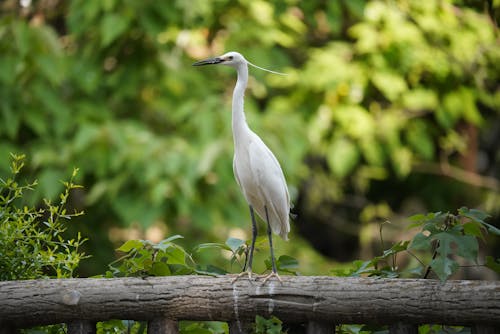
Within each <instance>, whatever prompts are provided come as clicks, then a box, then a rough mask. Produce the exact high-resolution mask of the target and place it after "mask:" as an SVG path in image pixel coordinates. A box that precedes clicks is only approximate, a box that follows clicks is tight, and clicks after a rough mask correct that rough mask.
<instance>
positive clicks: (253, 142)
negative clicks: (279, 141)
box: [193, 52, 290, 282]
mask: <svg viewBox="0 0 500 334" xmlns="http://www.w3.org/2000/svg"><path fill="white" fill-rule="evenodd" d="M218 64H220V65H227V66H230V67H233V68H234V69H236V72H237V73H238V79H237V81H236V86H235V87H234V91H233V103H232V130H233V140H234V158H233V172H234V176H235V178H236V182H237V183H238V185H239V186H240V188H241V191H242V192H243V196H244V197H245V199H246V201H247V203H248V205H249V207H250V217H251V220H252V242H251V245H250V251H249V255H248V260H247V264H246V272H247V273H248V278H249V279H251V278H252V260H253V251H254V248H255V239H256V237H257V224H256V222H255V215H254V210H255V211H256V212H257V214H258V215H259V216H260V217H261V218H262V220H264V221H265V222H266V223H267V235H268V238H269V247H270V250H271V263H272V272H271V274H269V275H268V276H267V277H265V279H264V282H266V281H267V280H268V279H269V278H271V277H276V278H278V279H279V280H280V281H281V278H280V277H279V275H278V272H277V270H276V260H275V258H274V251H273V241H272V240H273V239H272V233H271V231H272V232H274V233H275V234H278V235H279V236H281V237H282V238H283V239H284V240H288V232H290V223H289V213H290V196H289V194H288V188H287V185H286V181H285V176H284V175H283V171H282V170H281V167H280V164H279V162H278V160H277V159H276V157H275V156H274V154H273V153H272V152H271V150H270V149H269V148H268V147H267V146H266V144H264V142H263V141H262V140H261V139H260V138H259V136H257V135H256V134H255V133H254V132H253V131H252V130H251V129H250V128H249V127H248V124H247V122H246V119H245V113H244V111H243V105H244V93H245V89H246V87H247V82H248V65H251V66H254V67H257V68H259V69H261V70H264V71H268V72H271V73H277V74H281V73H278V72H274V71H270V70H266V69H264V68H262V67H259V66H256V65H254V64H252V63H250V62H249V61H247V60H246V59H245V58H244V57H243V56H242V55H241V54H239V53H238V52H228V53H226V54H224V55H222V56H220V57H216V58H210V59H206V60H202V61H199V62H196V63H194V64H193V65H194V66H201V65H218ZM242 274H245V270H244V271H243V272H242V273H241V274H240V275H239V276H238V277H240V276H241V275H242ZM238 277H237V278H238ZM237 278H236V279H237Z"/></svg>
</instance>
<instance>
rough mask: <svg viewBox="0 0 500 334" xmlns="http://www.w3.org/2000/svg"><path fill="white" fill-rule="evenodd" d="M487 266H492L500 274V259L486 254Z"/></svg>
mask: <svg viewBox="0 0 500 334" xmlns="http://www.w3.org/2000/svg"><path fill="white" fill-rule="evenodd" d="M485 259H486V267H488V268H490V269H491V270H493V271H494V272H496V273H497V274H500V259H495V258H494V257H493V256H486V258H485Z"/></svg>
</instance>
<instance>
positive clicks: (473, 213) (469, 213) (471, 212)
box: [458, 206, 491, 224]
mask: <svg viewBox="0 0 500 334" xmlns="http://www.w3.org/2000/svg"><path fill="white" fill-rule="evenodd" d="M458 213H459V214H460V215H462V216H464V217H467V218H469V219H472V220H473V221H476V222H479V223H481V224H483V223H484V221H485V220H486V219H488V218H490V217H491V216H490V215H489V214H487V213H486V212H484V211H481V210H478V209H468V208H466V207H465V206H464V207H461V208H460V209H458Z"/></svg>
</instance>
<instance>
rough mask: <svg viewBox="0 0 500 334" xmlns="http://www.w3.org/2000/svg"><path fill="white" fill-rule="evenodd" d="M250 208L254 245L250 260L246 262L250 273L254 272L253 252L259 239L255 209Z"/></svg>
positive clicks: (252, 244) (251, 246)
mask: <svg viewBox="0 0 500 334" xmlns="http://www.w3.org/2000/svg"><path fill="white" fill-rule="evenodd" d="M249 207H250V217H251V218H252V243H251V244H250V251H249V254H248V259H247V261H245V268H244V270H247V271H249V272H252V262H253V251H254V249H255V239H257V223H256V221H255V213H254V211H253V207H252V206H251V205H249Z"/></svg>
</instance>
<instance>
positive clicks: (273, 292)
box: [0, 276, 500, 334]
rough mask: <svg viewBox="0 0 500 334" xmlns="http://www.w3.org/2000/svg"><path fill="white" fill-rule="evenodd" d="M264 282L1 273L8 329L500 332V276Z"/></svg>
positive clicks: (0, 310)
mask: <svg viewBox="0 0 500 334" xmlns="http://www.w3.org/2000/svg"><path fill="white" fill-rule="evenodd" d="M282 278H283V282H282V283H280V282H279V281H277V280H271V281H268V282H266V283H265V284H262V283H261V282H260V281H249V280H248V279H246V278H241V279H239V280H237V281H236V282H235V283H234V284H233V283H232V279H233V277H230V276H221V277H208V276H171V277H148V278H115V279H92V278H82V279H62V280H55V279H54V280H29V281H8V282H0V327H1V328H2V329H1V330H0V332H1V333H10V332H14V331H15V329H17V328H27V327H31V326H35V325H46V324H55V323H67V324H68V333H69V334H75V333H82V334H83V333H93V332H95V323H96V322H97V321H104V320H109V319H130V320H145V321H148V333H178V329H177V328H178V326H177V322H178V321H180V320H216V321H227V322H228V323H229V327H230V333H231V334H232V333H246V332H248V328H249V325H248V324H249V323H250V322H252V321H254V319H255V316H256V315H262V316H266V317H267V316H269V315H275V316H276V317H278V318H279V319H281V320H282V321H283V322H284V323H285V324H296V323H303V324H305V325H304V328H305V331H306V332H307V333H315V334H323V333H334V332H335V325H336V324H386V325H390V331H391V333H417V328H418V327H417V326H418V324H443V325H464V326H470V327H472V331H473V333H477V334H486V333H500V282H499V281H447V282H445V283H441V282H439V281H435V280H420V279H371V278H335V277H324V276H301V277H295V276H294V277H292V276H284V277H282Z"/></svg>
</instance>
